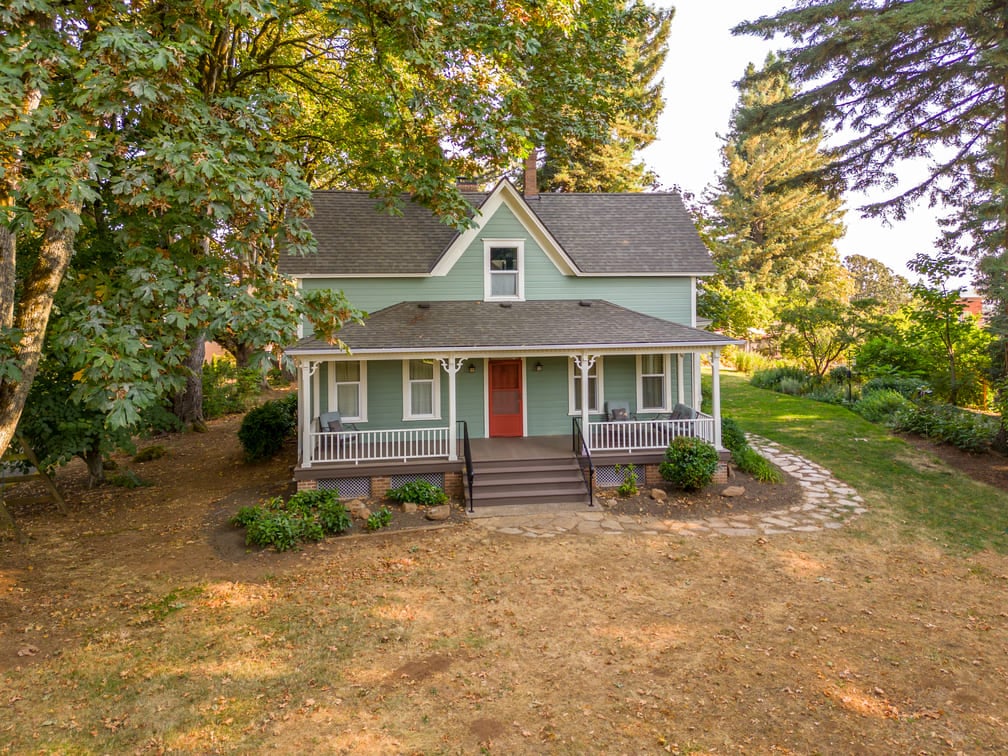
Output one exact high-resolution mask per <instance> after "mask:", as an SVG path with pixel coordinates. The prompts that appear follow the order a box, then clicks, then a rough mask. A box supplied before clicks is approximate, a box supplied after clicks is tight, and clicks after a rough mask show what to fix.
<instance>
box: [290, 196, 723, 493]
mask: <svg viewBox="0 0 1008 756" xmlns="http://www.w3.org/2000/svg"><path fill="white" fill-rule="evenodd" d="M526 185H527V186H535V181H534V180H531V181H530V180H526ZM466 198H467V200H468V201H469V202H470V203H471V204H472V205H473V207H474V208H476V209H475V213H474V215H473V218H472V220H473V223H472V226H471V227H470V228H469V229H467V230H464V231H457V230H455V229H452V228H449V227H447V226H445V225H444V224H442V223H440V222H439V221H438V220H437V219H436V218H434V217H433V216H432V215H431V213H430V211H428V210H427V209H425V208H423V207H421V206H419V205H417V204H414V203H411V202H406V203H405V206H404V207H403V210H402V214H401V216H397V215H390V214H387V213H383V212H381V211H380V210H379V209H378V205H377V202H376V200H375V199H374V198H373V197H371V196H369V195H368V194H366V193H361V192H350V191H322V192H316V193H315V195H314V198H313V201H314V205H315V217H314V218H313V220H312V221H311V228H312V231H313V232H314V234H315V236H316V238H317V241H318V248H319V249H318V254H317V255H312V256H305V257H294V256H288V257H285V258H284V259H283V261H282V263H281V270H282V271H283V272H284V273H286V274H287V275H290V276H293V277H294V278H295V279H296V280H297V282H298V285H299V286H301V287H302V288H303V289H315V288H319V287H331V288H337V289H342V290H343V291H344V292H345V293H346V295H347V296H348V298H349V299H350V301H351V302H352V303H353V304H354V305H355V306H356V307H359V308H361V309H363V310H365V311H367V312H368V313H370V315H369V317H368V318H367V319H366V322H365V323H364V324H363V325H359V324H353V325H349V326H347V327H344V328H343V330H341V331H340V334H339V335H340V337H341V339H342V340H343V341H344V342H345V343H346V344H347V345H348V346H349V348H350V353H349V354H348V353H345V352H343V351H340V350H339V349H337V348H336V347H334V346H331V345H330V344H328V343H326V342H325V341H322V340H319V339H315V338H313V337H312V335H311V334H307V335H305V336H304V337H303V338H301V339H300V340H299V341H298V342H297V343H296V344H294V345H293V346H291V347H289V348H288V349H287V350H286V351H287V354H288V355H289V356H290V357H292V358H293V360H294V362H295V364H296V365H297V368H298V380H299V386H298V388H299V396H300V397H301V407H300V421H299V428H298V434H299V437H298V443H299V446H298V448H299V460H298V464H297V467H296V469H295V478H296V480H297V481H298V485H299V487H301V488H316V487H320V488H337V489H338V490H339V491H340V495H341V496H343V497H351V496H373V497H377V496H381V495H382V494H383V493H384V491H385V490H387V489H388V488H389V487H390V486H391V487H394V486H397V485H400V484H401V483H403V482H406V481H409V480H413V479H416V478H422V479H426V480H430V481H431V482H434V483H436V484H437V485H440V486H443V487H444V488H445V490H446V491H447V492H448V493H449V494H450V495H452V496H454V497H457V498H461V497H462V496H463V495H464V496H465V498H467V499H468V500H469V503H470V506H471V505H472V504H473V503H475V506H476V507H477V508H479V507H482V506H491V505H493V504H499V503H515V502H519V501H523V500H528V499H529V498H533V499H535V500H536V501H539V502H544V501H545V502H548V501H572V500H573V501H583V502H585V503H590V488H591V486H592V485H616V484H618V483H619V482H621V480H622V478H623V475H624V474H625V469H624V468H617V465H627V464H628V463H634V464H635V468H636V470H637V472H638V474H641V477H642V479H641V481H640V482H641V483H644V482H645V480H644V479H643V478H646V479H647V480H648V481H652V480H654V479H657V478H658V471H657V465H658V463H659V462H660V461H661V459H662V454H663V452H664V449H665V448H666V447H667V445H668V443H669V441H670V440H671V439H672V438H673V437H675V436H677V435H684V434H686V435H696V436H700V437H703V438H705V439H706V440H708V441H709V442H711V443H712V444H714V445H715V446H716V447H718V448H719V449H720V448H721V436H720V387H719V375H718V355H719V353H720V350H721V349H722V348H723V347H725V346H726V345H728V344H733V343H738V342H735V341H733V340H731V339H728V338H726V337H724V336H721V335H718V334H715V333H710V332H708V331H704V330H700V329H698V328H697V327H696V283H697V279H698V278H700V277H702V276H706V275H710V274H712V273H714V266H713V264H712V262H711V259H710V256H709V254H708V252H707V250H706V248H705V247H704V245H703V243H702V242H701V240H700V238H699V236H698V234H697V232H696V229H695V228H694V226H693V224H692V222H691V220H690V218H689V216H688V214H687V212H686V210H685V208H684V206H683V204H682V201H681V199H680V198H679V196H678V195H677V194H674V193H656V194H542V195H530V196H523V195H522V194H521V193H520V192H519V191H518V190H517V189H516V188H515V187H514V185H512V184H511V183H510V182H509V181H507V180H502V181H500V182H499V183H498V184H497V185H496V186H495V187H494V188H493V190H492V191H490V192H487V193H467V194H466ZM704 356H710V357H711V364H712V366H713V392H712V400H711V402H710V406H709V407H708V408H706V409H707V411H706V412H700V411H699V410H700V408H701V393H700V380H699V376H700V361H701V358H702V357H704ZM694 408H695V409H694ZM464 484H465V485H464Z"/></svg>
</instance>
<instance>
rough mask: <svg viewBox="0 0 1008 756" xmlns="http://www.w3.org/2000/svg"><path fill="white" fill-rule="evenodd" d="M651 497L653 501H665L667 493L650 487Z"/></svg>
mask: <svg viewBox="0 0 1008 756" xmlns="http://www.w3.org/2000/svg"><path fill="white" fill-rule="evenodd" d="M651 498H652V499H654V500H655V501H667V500H668V494H667V493H665V492H664V491H662V490H661V489H660V488H652V489H651Z"/></svg>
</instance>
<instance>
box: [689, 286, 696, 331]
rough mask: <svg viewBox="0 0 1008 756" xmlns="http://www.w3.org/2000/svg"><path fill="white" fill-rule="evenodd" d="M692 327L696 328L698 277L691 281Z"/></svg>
mask: <svg viewBox="0 0 1008 756" xmlns="http://www.w3.org/2000/svg"><path fill="white" fill-rule="evenodd" d="M689 289H690V326H692V327H693V328H696V277H693V278H691V279H690V287H689Z"/></svg>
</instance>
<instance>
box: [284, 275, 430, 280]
mask: <svg viewBox="0 0 1008 756" xmlns="http://www.w3.org/2000/svg"><path fill="white" fill-rule="evenodd" d="M291 277H292V278H298V279H301V278H331V279H333V280H339V279H341V278H430V273H299V274H298V275H296V276H291Z"/></svg>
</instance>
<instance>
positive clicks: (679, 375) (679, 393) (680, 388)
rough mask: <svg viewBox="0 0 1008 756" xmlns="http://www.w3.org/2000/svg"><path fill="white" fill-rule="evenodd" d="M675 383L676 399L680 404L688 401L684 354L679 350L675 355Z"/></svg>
mask: <svg viewBox="0 0 1008 756" xmlns="http://www.w3.org/2000/svg"><path fill="white" fill-rule="evenodd" d="M675 376H676V377H675V384H676V401H677V402H679V404H685V403H686V386H685V385H683V378H684V377H685V376H684V375H683V355H682V352H679V353H678V354H676V356H675Z"/></svg>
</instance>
